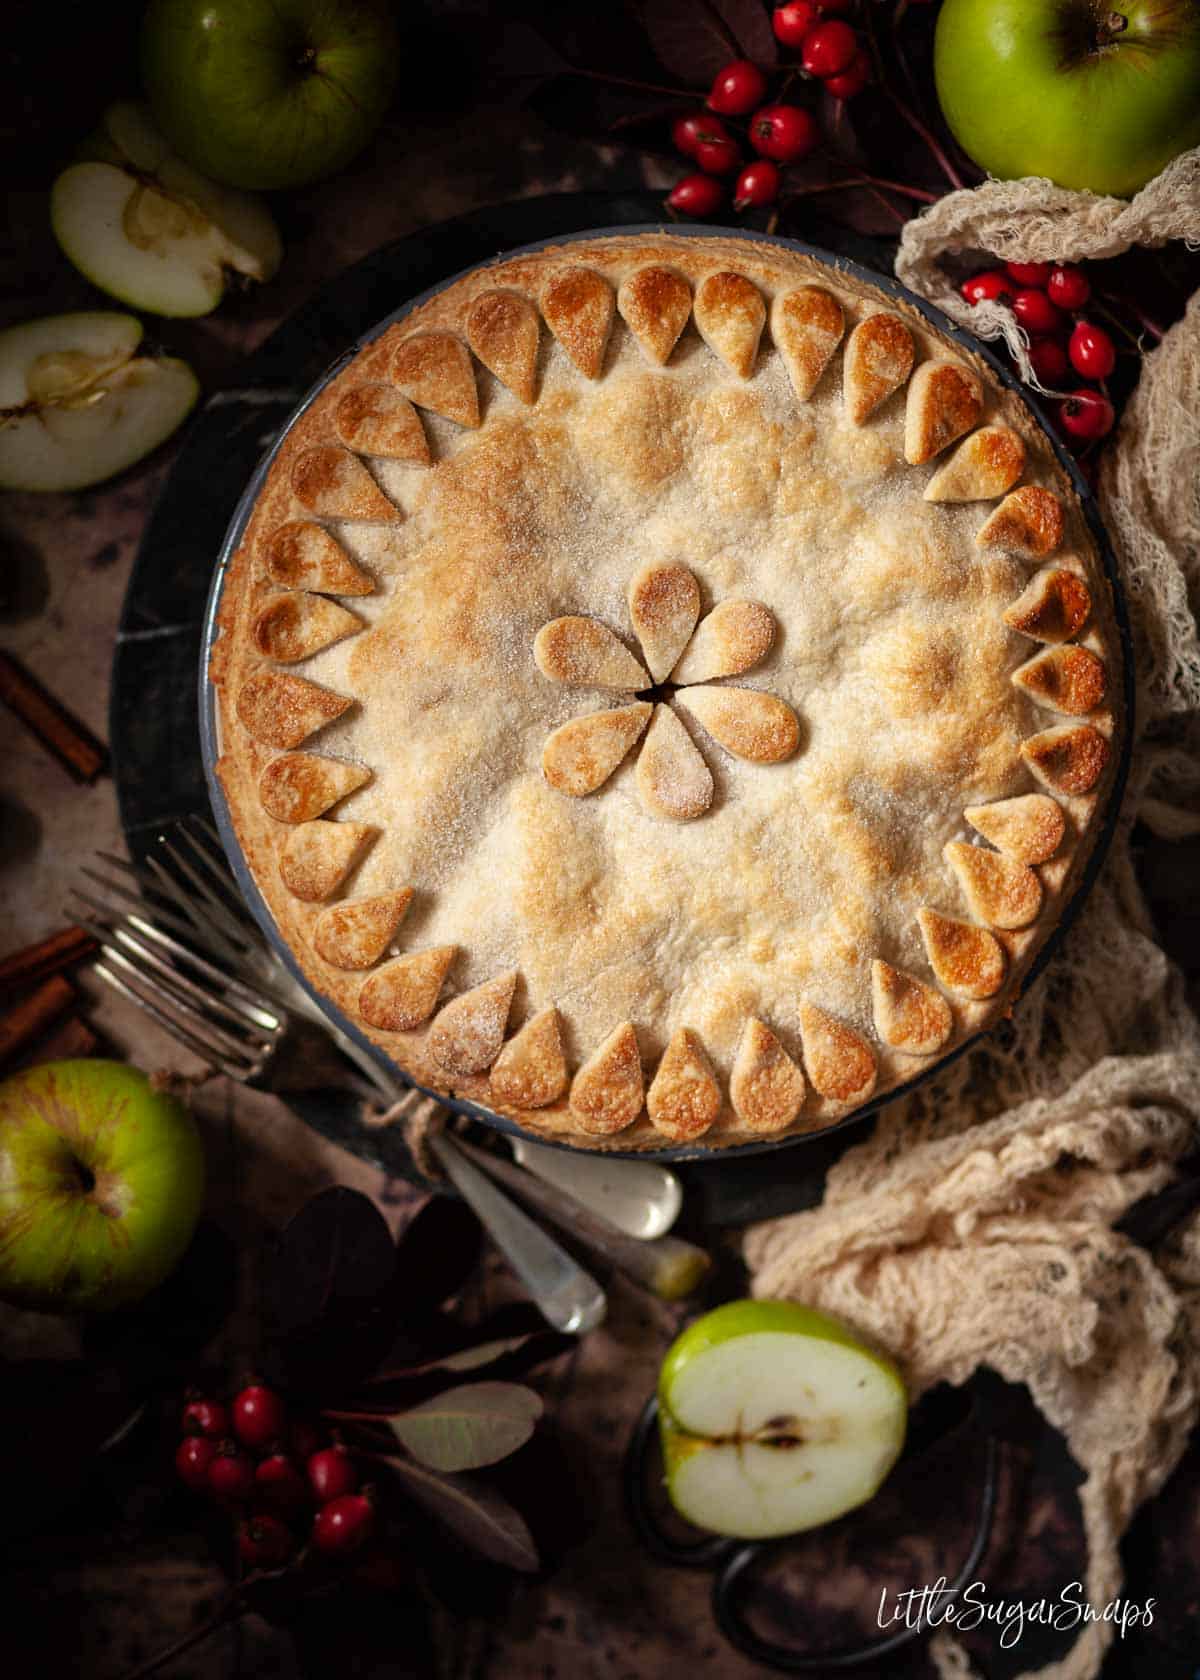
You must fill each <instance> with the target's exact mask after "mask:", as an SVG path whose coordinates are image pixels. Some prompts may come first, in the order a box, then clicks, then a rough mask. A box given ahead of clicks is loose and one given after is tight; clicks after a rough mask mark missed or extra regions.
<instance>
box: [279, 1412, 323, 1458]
mask: <svg viewBox="0 0 1200 1680" xmlns="http://www.w3.org/2000/svg"><path fill="white" fill-rule="evenodd" d="M328 1439H329V1436H328V1435H327V1434H326V1432H325V1430H323V1429H322V1428H321V1426H320V1424H319V1423H314V1421H313V1419H312V1418H294V1419H293V1420H292V1427H291V1429H290V1430H289V1431H288V1440H289V1441H290V1443H291V1448H292V1452H293V1454H294V1455H295V1456H296V1458H298V1459H299V1460H300V1462H301V1464H306V1463H307V1462H308V1460H309V1459H310V1458H311V1457H312V1455H313V1454H314V1453H315V1452H319V1451H320V1449H321V1448H322V1447H323V1446H325V1444H326V1442H327V1441H328Z"/></svg>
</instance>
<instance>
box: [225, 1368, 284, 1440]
mask: <svg viewBox="0 0 1200 1680" xmlns="http://www.w3.org/2000/svg"><path fill="white" fill-rule="evenodd" d="M233 1433H234V1434H235V1435H236V1436H237V1438H238V1440H239V1441H240V1442H241V1443H242V1445H243V1446H245V1447H254V1448H256V1449H258V1450H260V1451H261V1450H262V1448H264V1447H269V1446H270V1445H271V1444H272V1442H274V1441H282V1440H283V1438H284V1436H285V1435H286V1434H287V1408H286V1407H285V1406H284V1403H283V1401H282V1400H281V1399H280V1398H279V1396H278V1394H276V1392H275V1390H274V1389H273V1388H267V1387H265V1386H264V1385H263V1384H262V1383H251V1384H250V1386H249V1387H248V1388H244V1389H243V1390H242V1392H241V1393H240V1394H239V1395H238V1396H237V1398H236V1399H235V1400H234V1402H233Z"/></svg>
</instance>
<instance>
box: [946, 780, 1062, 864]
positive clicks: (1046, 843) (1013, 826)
mask: <svg viewBox="0 0 1200 1680" xmlns="http://www.w3.org/2000/svg"><path fill="white" fill-rule="evenodd" d="M963 816H964V817H965V818H966V819H967V821H968V822H969V823H970V825H971V827H972V828H973V829H974V830H975V831H976V833H978V834H982V835H983V837H984V839H985V840H990V841H991V843H992V845H993V846H995V848H996V850H997V851H1000V852H1003V853H1004V855H1005V857H1010V858H1015V859H1016V860H1017V862H1018V863H1045V862H1047V860H1048V859H1050V858H1052V857H1053V856H1054V854H1055V852H1056V851H1057V850H1058V848H1059V847H1060V846H1061V845H1062V842H1063V836H1064V834H1065V833H1066V828H1067V820H1066V817H1065V816H1064V815H1063V808H1062V806H1061V805H1060V804H1059V803H1058V801H1057V799H1051V798H1050V796H1049V794H1046V793H1022V794H1018V795H1017V796H1016V798H1014V799H997V800H996V801H995V803H994V804H991V805H968V806H967V808H966V810H965V811H964V812H963Z"/></svg>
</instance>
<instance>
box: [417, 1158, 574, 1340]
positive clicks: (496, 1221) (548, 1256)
mask: <svg viewBox="0 0 1200 1680" xmlns="http://www.w3.org/2000/svg"><path fill="white" fill-rule="evenodd" d="M429 1142H430V1147H431V1148H432V1149H433V1151H434V1153H435V1155H436V1156H437V1158H438V1160H439V1161H440V1162H441V1164H442V1166H443V1167H444V1168H445V1170H446V1176H447V1178H449V1180H450V1182H451V1183H452V1184H453V1185H454V1188H455V1189H456V1190H457V1191H458V1193H459V1195H460V1196H461V1197H462V1199H463V1201H464V1202H466V1203H468V1205H469V1206H470V1207H471V1208H472V1209H473V1210H474V1212H475V1214H476V1216H477V1217H478V1219H479V1220H480V1223H481V1224H482V1225H483V1227H484V1229H485V1230H486V1231H487V1233H488V1235H489V1236H490V1237H491V1239H492V1241H493V1242H494V1243H495V1244H496V1247H497V1248H498V1249H499V1250H500V1252H501V1253H502V1254H503V1255H504V1258H505V1259H506V1260H507V1261H508V1263H509V1265H510V1266H511V1267H512V1269H513V1271H514V1272H516V1274H517V1276H518V1277H519V1278H520V1280H521V1282H522V1283H523V1284H524V1285H525V1287H526V1289H527V1290H528V1291H529V1293H530V1295H531V1297H532V1298H533V1301H534V1304H535V1305H536V1306H537V1308H538V1310H539V1312H540V1313H541V1314H542V1317H543V1318H544V1319H545V1320H546V1321H547V1323H548V1324H550V1325H552V1326H553V1327H554V1329H555V1330H561V1331H564V1332H566V1333H567V1334H568V1335H583V1334H585V1333H586V1332H587V1331H588V1330H594V1329H595V1328H596V1326H597V1325H598V1324H599V1323H600V1322H601V1321H602V1320H603V1318H604V1313H605V1308H606V1305H607V1303H606V1300H605V1295H604V1291H603V1290H602V1289H601V1287H600V1285H599V1284H598V1283H597V1282H596V1280H595V1278H594V1277H591V1276H590V1275H589V1274H588V1273H587V1272H585V1271H584V1270H583V1267H582V1266H580V1265H578V1264H577V1263H576V1262H575V1261H574V1260H573V1259H572V1258H571V1256H570V1255H569V1254H568V1253H567V1252H566V1250H565V1249H563V1248H561V1247H560V1246H559V1244H558V1243H556V1242H555V1240H554V1238H553V1237H551V1236H549V1235H548V1234H547V1233H546V1232H545V1231H543V1230H542V1228H541V1226H540V1225H535V1224H534V1222H533V1220H532V1219H530V1218H529V1216H528V1214H526V1213H523V1212H522V1211H521V1209H520V1208H519V1207H517V1205H516V1204H515V1203H514V1202H511V1201H510V1200H509V1198H508V1197H507V1196H506V1195H505V1194H504V1193H503V1191H501V1190H499V1189H498V1188H497V1187H496V1185H494V1184H493V1183H492V1181H491V1179H489V1178H486V1177H485V1176H484V1174H483V1173H481V1172H480V1170H479V1168H478V1167H476V1166H475V1165H474V1164H473V1162H471V1161H468V1160H467V1158H466V1156H465V1155H464V1154H463V1152H462V1150H461V1149H459V1148H458V1146H457V1144H455V1143H454V1141H453V1140H452V1139H451V1138H450V1137H448V1136H447V1135H446V1133H445V1132H435V1133H433V1134H432V1136H431V1137H430V1139H429Z"/></svg>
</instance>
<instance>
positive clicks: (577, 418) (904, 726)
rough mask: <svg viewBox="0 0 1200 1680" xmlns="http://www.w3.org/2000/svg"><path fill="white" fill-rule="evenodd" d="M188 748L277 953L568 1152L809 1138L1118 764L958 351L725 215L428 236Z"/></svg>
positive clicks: (1061, 581) (1030, 922) (1058, 896)
mask: <svg viewBox="0 0 1200 1680" xmlns="http://www.w3.org/2000/svg"><path fill="white" fill-rule="evenodd" d="M218 624H219V634H218V638H217V641H216V644H215V649H214V652H213V655H212V659H211V669H210V677H211V680H212V682H213V683H214V684H215V686H216V704H217V708H218V717H219V727H220V737H221V753H220V760H219V764H218V774H219V777H220V781H221V785H222V789H223V791H224V795H225V798H226V801H227V804H228V808H229V812H230V815H231V819H232V823H233V826H234V829H235V831H236V835H237V839H238V841H239V843H240V845H241V848H242V850H243V852H244V855H245V857H246V860H247V862H248V865H249V868H250V870H251V872H252V874H253V876H254V879H255V880H256V882H257V884H258V886H259V888H260V890H261V893H262V895H263V897H264V899H265V901H266V903H267V905H268V906H269V908H270V911H271V914H272V915H273V916H274V918H275V921H276V924H277V927H278V930H279V933H280V935H281V936H282V938H283V939H284V940H285V941H286V942H287V944H288V946H289V947H290V948H291V950H292V952H293V953H294V955H295V958H296V960H297V962H298V963H299V964H300V966H301V968H302V969H303V971H304V973H305V974H306V975H307V976H308V978H309V980H310V981H311V983H312V985H313V986H314V987H315V989H316V990H317V991H318V993H320V994H321V995H322V996H324V997H325V998H326V999H328V1000H329V1001H330V1002H332V1003H333V1004H336V1005H337V1007H338V1008H339V1009H340V1010H341V1011H342V1012H343V1013H344V1014H345V1015H346V1016H347V1017H349V1018H350V1020H351V1021H353V1022H354V1023H355V1024H356V1025H357V1026H358V1027H359V1028H360V1029H361V1030H362V1031H363V1032H364V1033H365V1034H367V1035H368V1036H369V1038H370V1039H371V1040H373V1042H374V1043H375V1044H376V1045H377V1046H378V1047H379V1049H380V1050H381V1051H383V1052H384V1053H385V1054H386V1056H387V1057H388V1058H389V1059H390V1060H391V1062H392V1063H393V1064H394V1065H395V1066H396V1067H397V1068H399V1069H401V1070H402V1071H403V1072H404V1073H405V1074H406V1075H408V1076H409V1077H410V1078H411V1079H413V1080H414V1081H416V1082H417V1083H419V1084H420V1085H423V1086H425V1087H426V1088H428V1089H429V1090H432V1091H436V1092H440V1093H445V1094H451V1095H454V1096H457V1097H460V1098H465V1099H469V1100H470V1101H471V1102H473V1103H475V1104H478V1105H480V1106H481V1107H483V1108H485V1109H487V1110H490V1111H491V1112H493V1113H495V1114H498V1115H502V1116H505V1117H507V1118H508V1119H509V1120H512V1121H516V1122H518V1123H519V1124H520V1125H521V1126H522V1127H525V1128H527V1129H528V1130H529V1131H531V1132H534V1133H538V1134H541V1135H544V1136H548V1137H551V1138H554V1139H559V1140H563V1141H568V1142H571V1143H574V1144H577V1145H579V1146H582V1147H585V1148H593V1149H605V1148H610V1149H622V1150H630V1149H653V1148H661V1147H664V1146H668V1145H669V1146H678V1145H680V1144H689V1145H697V1146H700V1147H718V1146H724V1145H730V1144H737V1143H745V1142H748V1141H752V1140H761V1139H764V1138H768V1137H773V1138H778V1137H780V1136H783V1135H785V1134H789V1133H802V1132H812V1131H816V1130H819V1129H821V1128H823V1127H825V1126H828V1125H829V1124H831V1123H832V1122H833V1121H835V1120H837V1119H839V1118H841V1117H843V1116H845V1115H846V1114H848V1113H850V1112H851V1111H853V1110H855V1109H856V1108H859V1107H860V1106H861V1105H863V1104H864V1103H865V1102H867V1101H868V1100H869V1099H873V1098H878V1097H879V1096H880V1095H881V1094H883V1093H886V1092H888V1091H889V1090H891V1089H893V1088H895V1087H897V1086H900V1085H902V1084H904V1083H905V1082H907V1081H909V1080H911V1079H912V1078H913V1077H915V1076H916V1075H918V1074H920V1073H922V1072H924V1071H926V1070H927V1069H929V1068H930V1067H932V1066H934V1065H936V1064H937V1062H938V1061H939V1059H941V1058H944V1057H946V1056H947V1055H948V1054H950V1053H951V1052H953V1051H954V1050H955V1049H956V1048H957V1047H959V1046H961V1045H962V1043H963V1042H964V1041H965V1040H966V1039H967V1038H969V1037H971V1036H972V1035H974V1034H976V1033H978V1032H979V1031H980V1029H982V1028H984V1027H986V1026H987V1025H988V1024H989V1023H992V1022H994V1021H996V1020H997V1019H998V1018H999V1017H1000V1016H1001V1015H1003V1014H1004V1013H1005V1012H1006V1011H1008V1010H1009V1009H1010V1008H1011V1006H1012V1004H1013V1002H1014V1000H1015V998H1016V996H1017V993H1018V991H1019V989H1020V986H1021V983H1022V978H1023V976H1024V975H1025V974H1026V972H1027V970H1028V968H1029V966H1030V963H1031V961H1032V960H1033V958H1034V956H1035V954H1036V953H1037V951H1038V950H1039V948H1040V947H1041V946H1042V944H1043V943H1044V942H1045V940H1046V938H1047V936H1048V935H1049V934H1050V933H1051V931H1052V930H1053V929H1054V927H1055V926H1056V924H1057V923H1058V921H1059V919H1060V917H1061V916H1062V914H1063V911H1064V907H1065V906H1066V905H1067V903H1068V902H1069V901H1070V899H1071V897H1072V895H1073V894H1074V893H1075V892H1076V891H1077V890H1078V888H1079V885H1080V881H1081V878H1082V875H1083V871H1084V866H1085V864H1086V861H1087V859H1088V856H1089V854H1090V852H1091V850H1092V848H1093V846H1094V844H1095V841H1096V838H1097V834H1098V831H1099V829H1100V826H1101V822H1102V816H1103V808H1104V805H1105V802H1106V799H1107V796H1108V793H1109V789H1110V785H1111V782H1112V779H1113V776H1114V766H1115V764H1116V762H1117V758H1118V752H1117V748H1118V744H1119V736H1120V730H1121V726H1122V721H1121V704H1120V697H1121V694H1122V689H1123V678H1122V671H1121V663H1120V647H1119V643H1118V640H1117V636H1116V631H1115V621H1114V616H1113V605H1112V599H1111V593H1110V588H1109V584H1108V582H1107V578H1106V574H1105V572H1104V569H1103V567H1102V564H1101V559H1100V554H1099V551H1098V549H1097V545H1096V541H1095V539H1094V537H1093V534H1092V532H1091V530H1090V529H1089V525H1088V523H1087V520H1086V519H1085V517H1084V513H1083V510H1082V508H1081V506H1080V503H1079V500H1078V498H1077V497H1076V495H1075V493H1074V491H1073V488H1072V484H1071V480H1070V478H1069V476H1068V475H1067V474H1066V473H1065V472H1064V471H1063V470H1062V468H1061V467H1060V466H1059V464H1058V462H1057V459H1056V457H1055V455H1054V453H1053V451H1052V449H1051V448H1050V447H1049V445H1048V443H1047V440H1046V438H1045V436H1044V434H1043V432H1042V430H1041V428H1040V426H1039V424H1038V422H1037V421H1036V419H1035V418H1034V416H1033V414H1032V412H1031V411H1030V410H1029V409H1028V408H1027V407H1026V406H1025V404H1024V402H1023V401H1022V399H1021V398H1020V396H1019V395H1017V394H1016V393H1015V392H1013V391H1012V390H1009V389H1007V388H1005V387H1003V386H1002V385H1001V384H1000V383H999V382H998V381H997V380H996V378H995V377H994V375H993V374H992V373H991V371H990V370H989V368H988V366H987V365H986V364H985V363H984V362H983V361H982V359H980V358H977V357H975V356H974V355H973V354H972V353H971V351H969V350H968V349H965V348H963V347H962V346H961V345H959V344H957V343H955V342H954V341H952V340H951V339H950V338H949V337H947V336H945V335H943V334H942V333H940V332H939V331H938V330H936V329H935V328H934V327H932V326H931V325H930V324H929V322H928V321H927V320H926V318H925V317H924V316H923V315H922V314H921V313H920V312H919V311H918V310H917V309H916V308H915V307H910V306H909V305H908V304H907V303H905V302H904V301H900V300H897V299H896V298H895V297H893V296H891V295H889V294H887V293H885V292H883V291H882V290H879V289H876V288H874V287H873V286H872V285H870V284H869V282H867V281H866V280H864V279H862V278H861V277H859V276H858V275H856V274H852V273H848V272H845V271H843V270H842V269H841V268H839V267H836V266H834V265H832V264H827V263H822V262H819V261H817V260H815V259H813V258H810V257H807V256H805V255H802V254H800V253H797V252H793V251H790V250H789V249H787V248H786V247H784V246H781V245H778V244H776V243H774V242H772V241H769V240H753V239H739V238H736V237H733V236H728V237H726V236H721V235H712V236H698V237H685V236H679V235H674V236H673V235H671V234H668V233H637V234H629V235H626V236H616V237H603V238H594V239H585V240H583V241H579V242H574V243H569V244H566V245H563V246H560V247H558V248H544V249H539V250H536V251H534V252H520V253H517V254H515V255H512V256H510V257H507V258H504V259H502V260H500V261H497V262H495V263H493V264H491V265H488V266H484V267H480V268H477V269H474V270H472V271H471V272H470V273H468V274H466V275H464V276H461V277H460V278H458V279H457V280H455V281H454V282H452V283H451V284H450V285H448V286H446V287H445V288H444V289H442V290H440V291H438V292H437V293H435V294H434V295H432V296H430V297H428V298H427V299H426V300H425V301H423V302H421V303H420V304H418V305H417V306H416V307H414V308H412V309H411V310H409V311H408V312H407V313H405V314H404V315H403V317H402V318H401V319H399V320H398V321H396V322H394V323H393V324H391V325H389V326H388V327H387V328H386V329H385V330H384V331H382V332H381V333H380V334H379V335H378V336H377V337H375V338H374V339H373V340H372V341H371V342H370V343H369V344H367V345H366V346H365V347H364V348H362V349H360V350H359V351H358V352H357V353H356V354H355V355H354V356H353V357H351V358H350V359H348V360H347V361H346V363H345V364H344V365H342V366H341V367H340V368H339V369H338V371H337V372H336V374H335V376H334V377H332V378H331V379H329V380H328V381H327V382H326V383H325V384H324V385H323V386H322V387H321V388H320V390H319V392H318V393H317V395H316V396H315V398H314V399H313V400H312V401H311V402H310V403H309V405H308V406H307V407H306V408H305V409H304V410H303V412H302V413H301V414H300V415H299V417H298V418H297V419H296V420H295V421H294V423H293V424H292V425H291V427H290V428H289V429H288V431H287V433H286V434H285V436H284V438H283V440H282V442H281V443H280V444H279V446H278V447H277V448H276V449H275V451H274V454H273V456H272V459H271V461H270V464H269V468H268V470H267V472H266V475H265V479H264V480H263V483H262V487H261V490H260V492H259V494H258V496H257V498H256V500H255V503H254V505H253V508H252V510H251V512H250V516H249V518H248V520H247V521H246V522H245V524H244V528H243V530H242V534H241V537H240V540H239V541H238V543H237V545H236V548H235V550H234V552H233V554H232V556H231V559H230V563H229V566H228V570H227V574H226V578H225V581H224V585H223V593H222V597H221V603H220V611H219V620H218Z"/></svg>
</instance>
